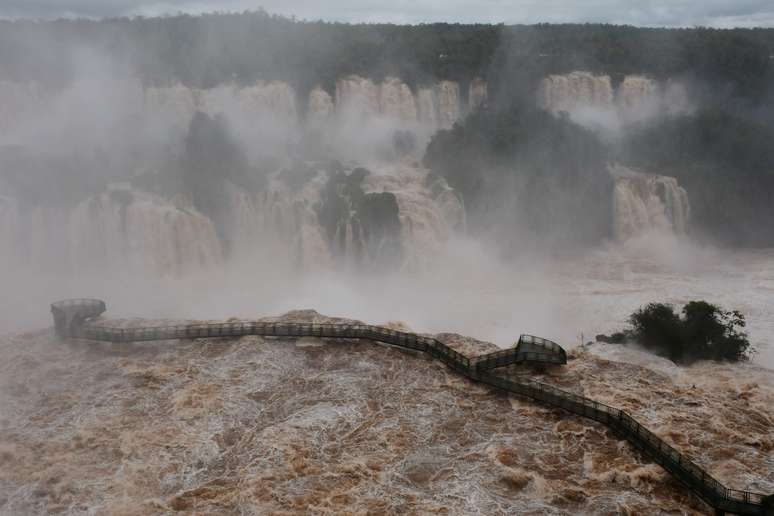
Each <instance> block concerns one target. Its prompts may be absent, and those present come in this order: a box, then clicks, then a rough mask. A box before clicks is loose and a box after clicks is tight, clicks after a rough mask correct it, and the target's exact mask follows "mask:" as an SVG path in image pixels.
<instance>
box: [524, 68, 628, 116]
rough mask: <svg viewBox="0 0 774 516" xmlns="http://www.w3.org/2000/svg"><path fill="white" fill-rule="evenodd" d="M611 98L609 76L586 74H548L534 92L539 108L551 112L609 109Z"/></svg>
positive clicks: (611, 104)
mask: <svg viewBox="0 0 774 516" xmlns="http://www.w3.org/2000/svg"><path fill="white" fill-rule="evenodd" d="M613 98H614V95H613V86H612V83H611V82H610V77H608V76H607V75H593V74H591V73H588V72H572V73H569V74H567V75H549V76H548V77H546V78H545V79H543V81H542V82H541V83H540V89H539V91H538V102H539V104H540V105H541V107H543V108H544V109H547V110H549V111H553V112H560V111H567V112H572V111H574V110H576V109H579V108H585V107H592V108H597V109H610V108H612V106H613Z"/></svg>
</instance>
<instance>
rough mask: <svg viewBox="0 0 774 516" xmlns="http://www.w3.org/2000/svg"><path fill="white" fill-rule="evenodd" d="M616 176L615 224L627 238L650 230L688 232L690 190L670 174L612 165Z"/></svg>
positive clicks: (621, 236)
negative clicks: (652, 172)
mask: <svg viewBox="0 0 774 516" xmlns="http://www.w3.org/2000/svg"><path fill="white" fill-rule="evenodd" d="M610 173H611V175H612V176H613V177H614V179H615V189H614V194H613V195H614V197H613V210H614V213H613V223H614V224H613V226H614V234H615V238H616V240H618V241H625V240H628V239H630V238H632V237H635V236H638V235H642V234H644V233H648V232H667V233H670V234H675V235H681V234H685V233H686V231H687V229H688V221H689V217H690V203H689V201H688V193H687V192H686V191H685V189H684V188H682V187H681V186H680V185H679V184H678V183H677V179H675V178H673V177H669V176H661V175H656V174H645V173H641V172H637V171H635V170H632V169H630V168H626V167H623V166H621V165H611V166H610Z"/></svg>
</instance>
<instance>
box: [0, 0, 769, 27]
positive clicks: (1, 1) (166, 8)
mask: <svg viewBox="0 0 774 516" xmlns="http://www.w3.org/2000/svg"><path fill="white" fill-rule="evenodd" d="M260 7H263V8H265V9H266V10H267V11H269V12H272V13H278V14H284V15H288V16H290V15H295V16H296V17H298V18H300V19H308V20H318V19H324V20H335V21H347V22H393V23H422V22H433V21H449V22H494V23H499V22H504V23H538V22H549V23H558V22H608V23H625V24H631V25H643V26H667V27H692V26H697V25H702V26H712V27H774V0H162V1H157V0H0V17H3V18H57V17H89V18H101V17H105V16H124V15H129V16H133V15H144V16H156V15H162V14H174V13H178V12H187V13H194V14H197V13H202V12H211V11H244V10H254V9H258V8H260Z"/></svg>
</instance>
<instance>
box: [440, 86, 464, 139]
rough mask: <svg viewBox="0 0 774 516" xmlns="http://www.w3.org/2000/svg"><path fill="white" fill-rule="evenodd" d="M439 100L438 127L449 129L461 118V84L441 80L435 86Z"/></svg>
mask: <svg viewBox="0 0 774 516" xmlns="http://www.w3.org/2000/svg"><path fill="white" fill-rule="evenodd" d="M435 94H436V98H437V101H438V116H437V119H438V127H440V128H441V129H448V128H450V127H451V126H453V125H454V122H456V121H457V120H459V118H460V85H459V84H457V83H456V82H453V81H441V82H439V83H438V84H437V85H436V87H435Z"/></svg>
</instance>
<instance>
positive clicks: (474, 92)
mask: <svg viewBox="0 0 774 516" xmlns="http://www.w3.org/2000/svg"><path fill="white" fill-rule="evenodd" d="M487 94H488V91H487V84H486V81H484V80H483V79H481V78H476V79H473V80H472V81H471V82H470V86H469V87H468V109H469V110H470V111H476V110H477V109H479V108H480V107H481V106H484V105H486V100H487Z"/></svg>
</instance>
